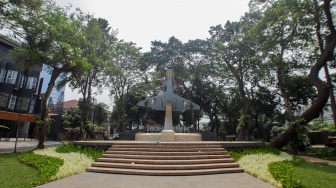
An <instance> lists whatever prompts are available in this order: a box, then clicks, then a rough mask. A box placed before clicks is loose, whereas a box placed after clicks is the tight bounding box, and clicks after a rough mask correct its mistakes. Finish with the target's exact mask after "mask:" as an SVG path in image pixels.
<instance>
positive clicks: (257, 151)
mask: <svg viewBox="0 0 336 188" xmlns="http://www.w3.org/2000/svg"><path fill="white" fill-rule="evenodd" d="M266 153H272V154H274V155H279V154H280V151H279V150H277V149H274V148H269V147H260V148H246V149H244V150H242V151H229V154H230V155H231V157H232V158H234V159H235V160H236V161H238V160H239V159H240V158H242V157H243V156H245V155H253V154H266Z"/></svg>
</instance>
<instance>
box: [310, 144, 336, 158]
mask: <svg viewBox="0 0 336 188" xmlns="http://www.w3.org/2000/svg"><path fill="white" fill-rule="evenodd" d="M310 151H311V152H313V153H314V155H313V157H317V158H320V159H325V160H332V161H336V150H335V148H330V147H328V148H310Z"/></svg>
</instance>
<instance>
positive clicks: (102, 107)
mask: <svg viewBox="0 0 336 188" xmlns="http://www.w3.org/2000/svg"><path fill="white" fill-rule="evenodd" d="M107 109H108V105H107V104H105V103H102V102H100V103H98V104H96V105H95V106H94V113H93V118H94V121H95V123H96V124H97V125H98V126H99V125H102V124H104V123H106V122H107V115H108V114H107Z"/></svg>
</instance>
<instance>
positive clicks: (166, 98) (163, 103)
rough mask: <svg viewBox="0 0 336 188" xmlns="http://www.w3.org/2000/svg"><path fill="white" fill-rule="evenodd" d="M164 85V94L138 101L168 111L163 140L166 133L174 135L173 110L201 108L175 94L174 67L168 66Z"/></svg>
mask: <svg viewBox="0 0 336 188" xmlns="http://www.w3.org/2000/svg"><path fill="white" fill-rule="evenodd" d="M163 87H164V88H163V91H164V92H163V93H162V94H160V95H158V96H154V97H151V98H148V99H145V100H143V101H140V102H138V106H144V107H148V108H151V109H153V110H162V111H166V115H165V123H164V128H163V131H162V132H161V134H162V135H161V140H162V137H164V135H166V134H170V136H169V137H174V131H173V116H172V111H180V112H184V111H186V110H199V109H200V106H199V105H197V104H195V103H193V102H191V101H189V100H187V99H185V98H182V97H180V96H178V95H176V94H175V93H176V90H175V89H176V83H174V71H173V69H172V67H168V69H167V73H166V76H165V83H164V84H163ZM164 140H165V139H164ZM168 140H169V141H173V140H171V139H170V138H168Z"/></svg>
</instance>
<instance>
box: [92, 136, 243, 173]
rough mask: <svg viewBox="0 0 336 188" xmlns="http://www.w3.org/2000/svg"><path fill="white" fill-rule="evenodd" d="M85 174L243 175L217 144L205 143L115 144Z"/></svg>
mask: <svg viewBox="0 0 336 188" xmlns="http://www.w3.org/2000/svg"><path fill="white" fill-rule="evenodd" d="M86 171H89V172H101V173H112V174H134V175H160V176H175V175H176V176H179V175H205V174H219V173H233V172H244V170H243V169H242V168H239V165H238V163H236V162H235V161H234V160H233V159H232V158H231V156H230V155H229V154H228V153H227V151H225V150H224V149H223V147H222V146H221V145H220V144H217V143H206V142H160V143H154V142H153V143H146V142H133V143H132V142H120V143H115V144H113V145H112V147H111V148H110V149H109V150H107V151H106V152H105V154H103V155H102V157H101V158H99V159H98V160H97V161H96V162H94V163H92V166H91V167H89V168H87V170H86Z"/></svg>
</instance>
